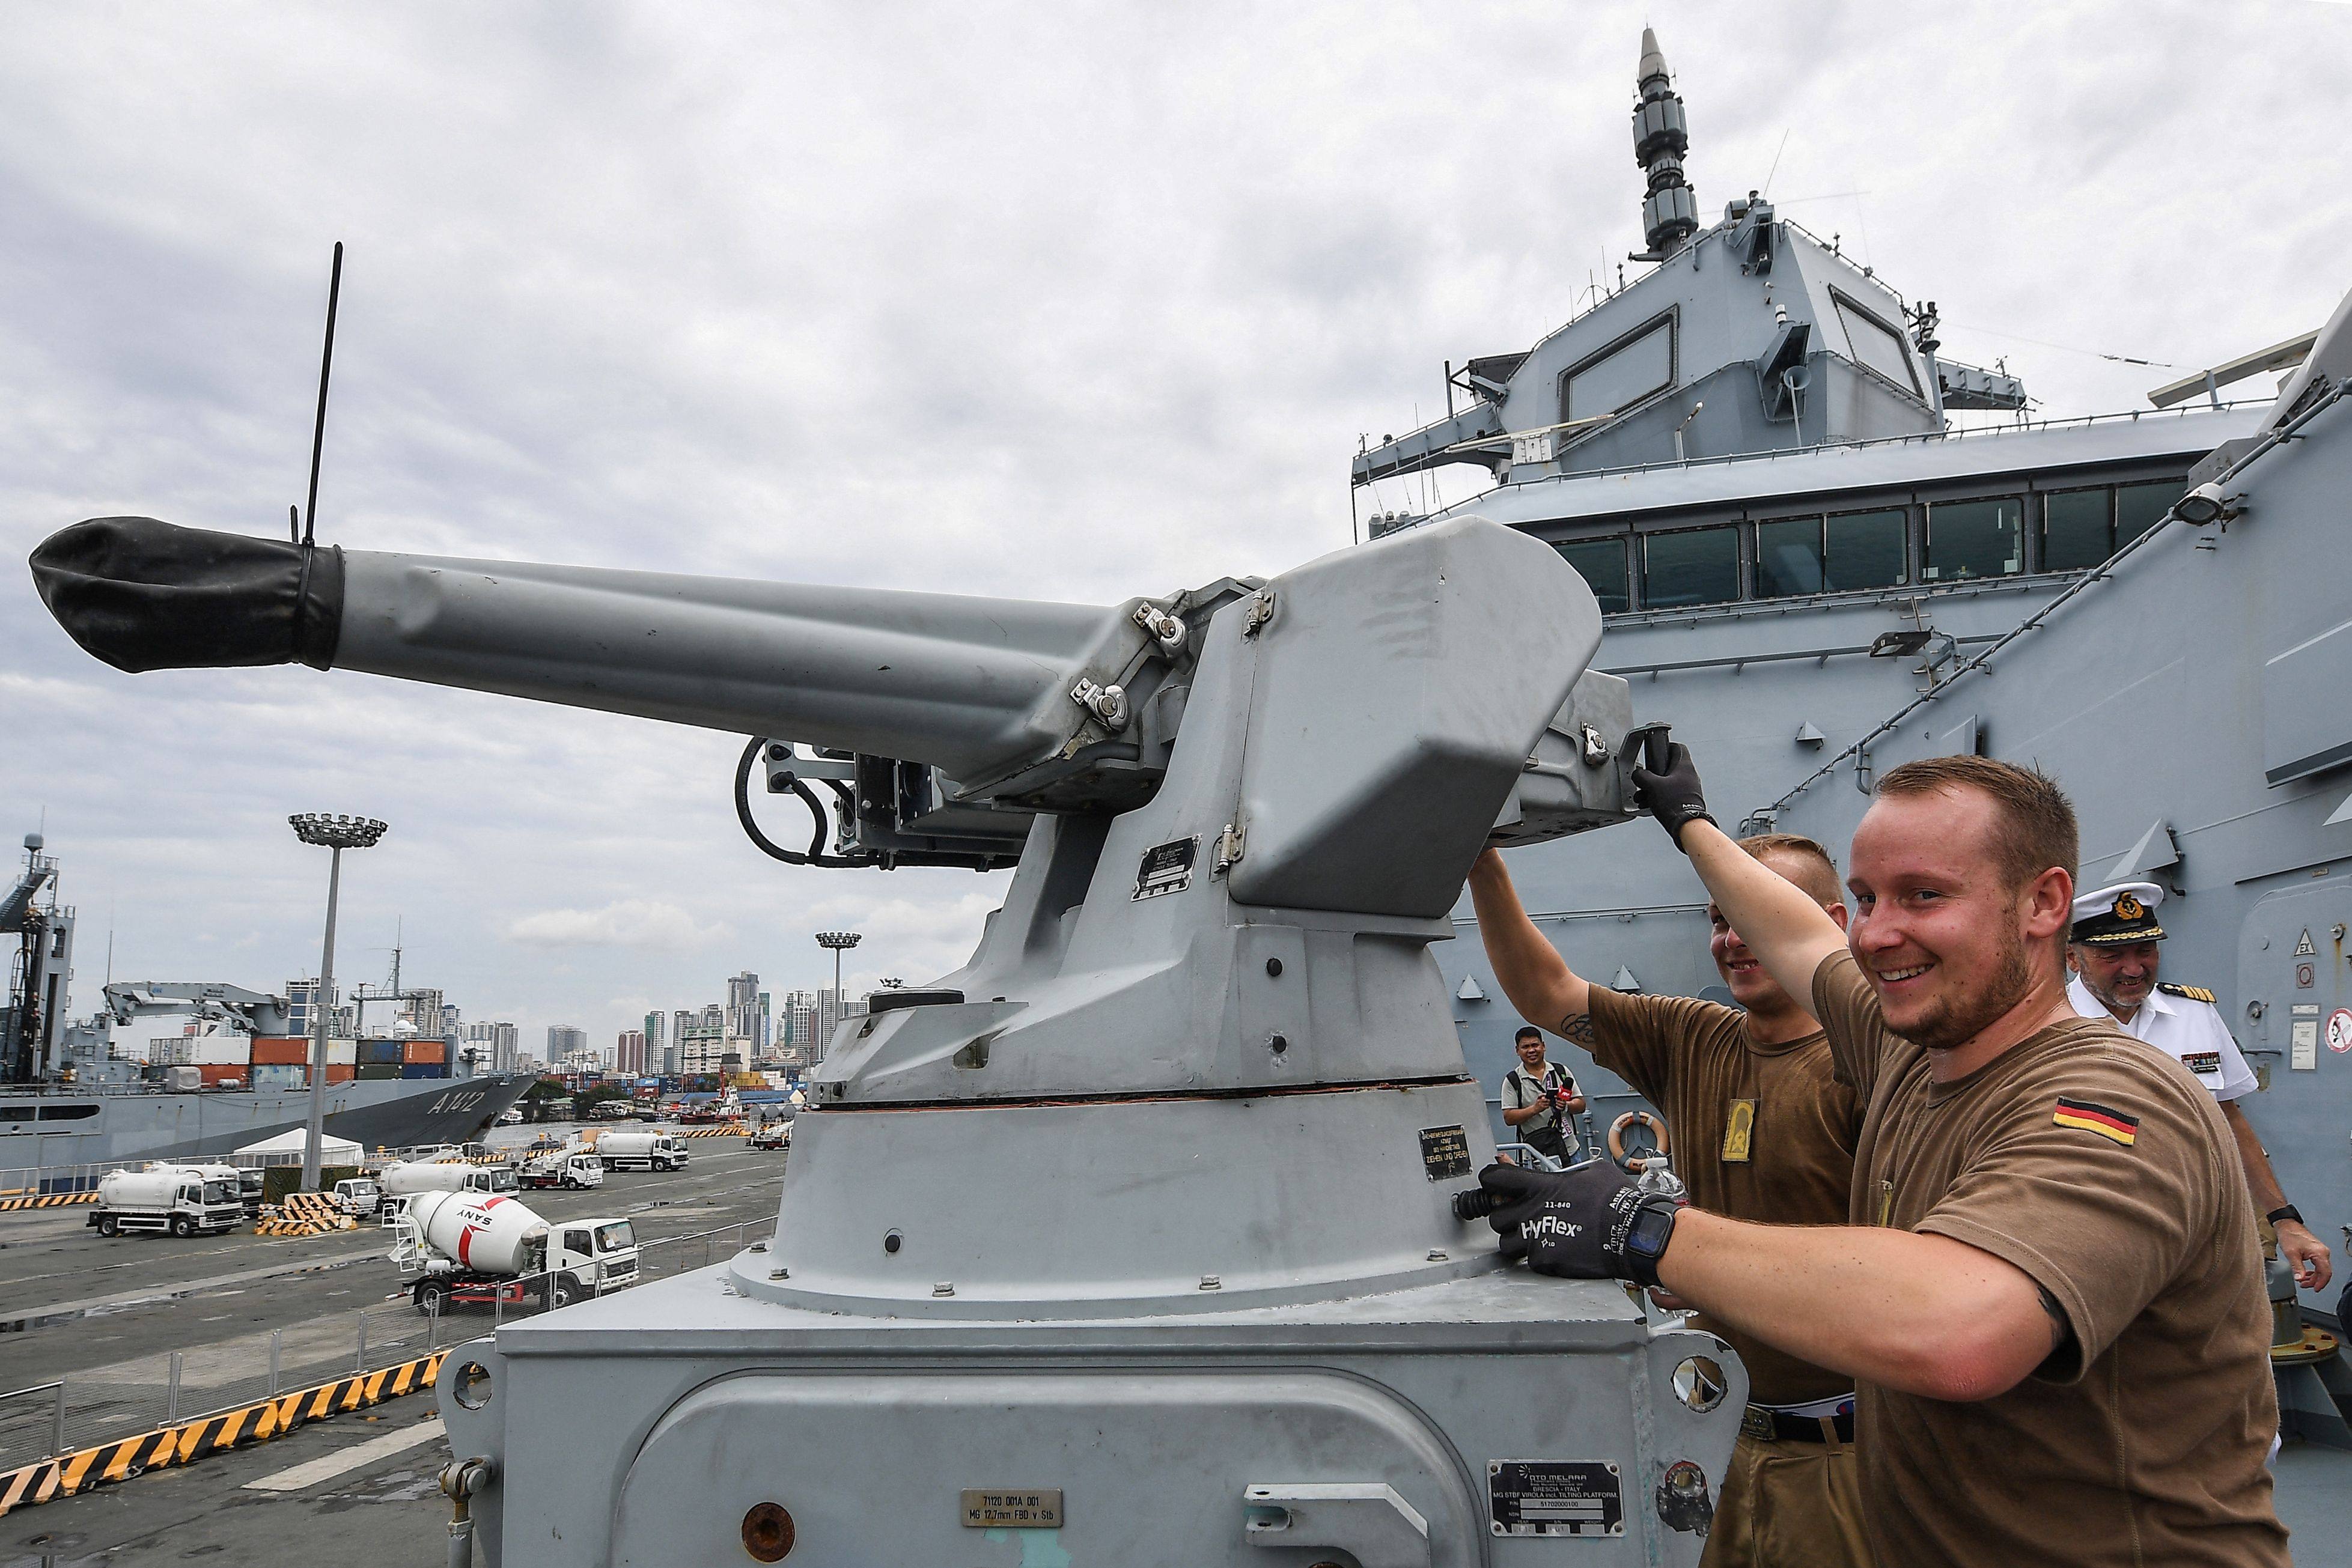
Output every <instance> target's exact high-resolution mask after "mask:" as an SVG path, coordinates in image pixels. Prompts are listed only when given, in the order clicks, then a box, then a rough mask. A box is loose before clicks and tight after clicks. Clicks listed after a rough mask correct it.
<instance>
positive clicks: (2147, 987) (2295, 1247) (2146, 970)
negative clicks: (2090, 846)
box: [2066, 882, 2335, 1291]
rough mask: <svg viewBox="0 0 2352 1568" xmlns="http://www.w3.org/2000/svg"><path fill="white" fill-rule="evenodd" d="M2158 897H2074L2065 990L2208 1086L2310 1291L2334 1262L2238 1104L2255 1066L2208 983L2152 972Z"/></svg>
mask: <svg viewBox="0 0 2352 1568" xmlns="http://www.w3.org/2000/svg"><path fill="white" fill-rule="evenodd" d="M2163 902H2164V889H2163V888H2162V887H2160V886H2158V884H2157V883H2152V882H2126V883H2119V884H2118V885H2116V886H2114V887H2103V888H2101V889H2099V890H2098V891H2097V892H2096V893H2086V894H2083V895H2082V896H2081V897H2079V898H2077V899H2075V900H2074V929H2073V930H2072V931H2071V932H2069V933H2068V935H2067V945H2066V967H2067V968H2069V969H2070V970H2072V971H2073V972H2074V977H2073V978H2072V979H2071V980H2069V981H2068V982H2067V985H2066V998H2067V1000H2069V1001H2071V1002H2073V1003H2074V1010H2075V1012H2077V1013H2079V1014H2080V1015H2081V1016H2083V1017H2084V1018H2097V1017H2098V1016H2099V1015H2100V1014H2102V1013H2105V1015H2107V1016H2108V1017H2109V1018H2112V1019H2115V1020H2116V1023H2117V1024H2119V1025H2121V1026H2122V1027H2123V1030H2124V1032H2125V1033H2126V1034H2128V1035H2130V1036H2131V1037H2132V1038H2133V1039H2135V1040H2145V1041H2147V1043H2148V1044H2149V1045H2152V1046H2154V1047H2156V1048H2157V1049H2158V1051H2163V1052H2164V1053H2165V1054H2167V1055H2168V1056H2170V1057H2172V1058H2173V1059H2174V1060H2176V1061H2179V1063H2180V1064H2181V1065H2182V1066H2183V1067H2186V1068H2187V1069H2189V1071H2191V1072H2193V1073H2195V1074H2196V1075H2197V1077H2198V1078H2199V1079H2200V1081H2201V1082H2203V1083H2204V1085H2205V1087H2206V1088H2208V1089H2210V1090H2211V1091H2212V1092H2213V1098H2214V1099H2216V1100H2219V1101H2220V1102H2221V1114H2222V1116H2223V1118H2224V1119H2226V1120H2227V1121H2228V1122H2229V1124H2230V1131H2231V1134H2232V1135H2234V1136H2235V1137H2236V1139H2237V1140H2238V1155H2239V1157H2240V1159H2241V1160H2242V1161H2243V1162H2244V1165H2245V1167H2246V1186H2248V1187H2249V1188H2251V1189H2252V1192H2253V1195H2254V1207H2256V1208H2257V1209H2260V1210H2263V1218H2264V1219H2266V1220H2268V1221H2269V1222H2270V1225H2271V1228H2272V1229H2273V1230H2274V1231H2275V1232H2276V1233H2277V1235H2278V1246H2279V1254H2280V1256H2282V1257H2284V1259H2285V1260H2287V1261H2288V1262H2289V1263H2290V1264H2292V1265H2293V1266H2294V1282H2295V1283H2296V1284H2298V1285H2300V1286H2302V1287H2303V1288H2304V1289H2305V1290H2306V1291H2316V1290H2318V1289H2320V1288H2321V1287H2322V1286H2324V1285H2326V1283H2327V1281H2328V1277H2329V1276H2330V1275H2331V1274H2332V1273H2333V1272H2334V1271H2335V1270H2334V1268H2333V1266H2332V1264H2331V1262H2330V1260H2329V1258H2328V1253H2327V1244H2326V1242H2324V1241H2322V1240H2320V1239H2319V1238H2318V1237H2316V1236H2314V1235H2313V1234H2312V1233H2311V1228H2310V1227H2309V1226H2307V1225H2305V1223H2304V1222H2303V1215H2302V1213H2301V1212H2300V1211H2299V1210H2297V1209H2296V1207H2294V1205H2293V1204H2291V1203H2289V1202H2288V1201H2287V1200H2286V1194H2285V1193H2284V1192H2283V1191H2281V1190H2280V1188H2279V1184H2278V1177H2277V1176H2276V1175H2274V1174H2273V1172H2272V1170H2271V1160H2270V1155H2267V1154H2264V1153H2263V1144H2262V1140H2261V1139H2260V1138H2259V1137H2257V1136H2256V1135H2255V1134H2254V1129H2253V1124H2252V1123H2250V1122H2248V1121H2247V1120H2246V1114H2245V1113H2244V1112H2242V1111H2241V1110H2239V1109H2238V1101H2239V1099H2240V1098H2241V1097H2242V1096H2243V1095H2247V1094H2251V1093H2252V1092H2254V1090H2255V1088H2256V1084H2255V1082H2254V1074H2253V1070H2252V1068H2250V1067H2248V1066H2247V1065H2246V1058H2245V1055H2244V1053H2243V1052H2242V1051H2239V1049H2238V1042H2237V1041H2236V1040H2234V1039H2232V1038H2231V1034H2230V1026H2229V1025H2228V1024H2226V1023H2224V1022H2223V1021H2222V1019H2221V1009H2219V1008H2217V1007H2215V1006H2214V1005H2213V993H2212V992H2210V991H2208V990H2205V989H2202V988H2200V987H2196V986H2176V985H2168V984H2166V983H2163V982H2160V981H2158V979H2157V977H2156V972H2157V956H2158V949H2157V944H2158V943H2159V942H2162V941H2163V940H2164V927H2163V926H2162V925H2158V924H2157V919H2156V906H2157V905H2158V904H2161V903H2163Z"/></svg>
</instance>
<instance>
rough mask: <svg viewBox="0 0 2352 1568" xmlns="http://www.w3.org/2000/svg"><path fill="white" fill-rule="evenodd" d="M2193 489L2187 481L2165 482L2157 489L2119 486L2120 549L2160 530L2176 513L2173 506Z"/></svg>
mask: <svg viewBox="0 0 2352 1568" xmlns="http://www.w3.org/2000/svg"><path fill="white" fill-rule="evenodd" d="M2188 489H2189V482H2188V481H2187V480H2186V479H2162V480H2158V482H2157V483H2155V484H2153V485H2118V486H2116V549H2123V548H2124V546H2126V545H2127V544H2129V543H2131V542H2132V540H2134V539H2136V538H2139V537H2140V535H2142V534H2144V533H2146V532H2147V530H2148V529H2150V528H2154V527H2156V524H2157V519H2158V518H2159V517H2163V516H2164V514H2165V513H2167V512H2168V511H2170V510H2172V503H2173V502H2175V501H2178V500H2179V499H2180V497H2182V496H2183V495H2184V494H2186V493H2187V491H2188Z"/></svg>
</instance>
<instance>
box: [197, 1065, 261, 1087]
mask: <svg viewBox="0 0 2352 1568" xmlns="http://www.w3.org/2000/svg"><path fill="white" fill-rule="evenodd" d="M249 1071H252V1069H250V1068H248V1067H247V1066H246V1065H245V1064H244V1063H243V1062H241V1061H205V1062H199V1063H197V1065H196V1074H197V1076H198V1077H199V1078H201V1079H202V1080H203V1081H204V1085H205V1088H207V1089H242V1088H244V1087H245V1075H246V1074H247V1072H249Z"/></svg>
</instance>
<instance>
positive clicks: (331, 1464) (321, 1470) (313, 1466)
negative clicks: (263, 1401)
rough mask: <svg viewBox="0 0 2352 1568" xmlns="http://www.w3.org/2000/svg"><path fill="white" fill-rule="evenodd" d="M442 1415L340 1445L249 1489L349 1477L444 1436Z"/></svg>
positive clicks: (302, 1486) (297, 1487)
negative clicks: (378, 1462) (363, 1440)
mask: <svg viewBox="0 0 2352 1568" xmlns="http://www.w3.org/2000/svg"><path fill="white" fill-rule="evenodd" d="M442 1433H443V1429H442V1426H441V1418H440V1417H439V1416H435V1417H434V1418H433V1419H432V1420H430V1421H420V1422H418V1423H417V1424H416V1425H415V1426H414V1427H403V1428H402V1429H400V1430H399V1431H396V1432H386V1433H385V1434H384V1435H383V1437H370V1438H369V1439H368V1440H367V1441H366V1442H364V1443H353V1444H352V1446H351V1447H350V1448H338V1449H336V1450H335V1451H334V1452H333V1453H331V1454H325V1455H321V1456H320V1458H315V1459H311V1460H309V1461H307V1462H305V1463H302V1464H299V1465H296V1466H294V1467H293V1468H292V1469H284V1470H279V1471H278V1473H277V1474H276V1475H269V1476H264V1477H262V1478H261V1479H259V1480H257V1481H247V1482H246V1483H245V1490H247V1491H303V1490H308V1489H310V1488H311V1487H314V1486H317V1485H319V1484H320V1483H321V1482H323V1481H331V1480H334V1479H337V1478H338V1477H341V1476H347V1475H349V1474H351V1472H352V1471H353V1470H358V1469H366V1468H367V1467H368V1466H370V1465H372V1464H374V1463H375V1462H376V1461H377V1460H378V1459H388V1458H392V1456H393V1455H394V1454H398V1453H404V1452H406V1451H407V1450H408V1449H410V1448H415V1447H416V1446H417V1445H418V1444H420V1443H436V1442H439V1441H440V1440H441V1437H442Z"/></svg>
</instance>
